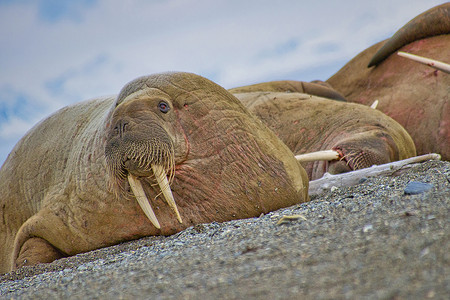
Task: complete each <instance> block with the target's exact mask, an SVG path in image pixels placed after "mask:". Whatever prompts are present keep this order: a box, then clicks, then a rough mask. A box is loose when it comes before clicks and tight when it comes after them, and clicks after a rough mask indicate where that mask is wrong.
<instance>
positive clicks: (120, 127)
mask: <svg viewBox="0 0 450 300" xmlns="http://www.w3.org/2000/svg"><path fill="white" fill-rule="evenodd" d="M127 125H128V122H127V121H123V120H120V121H118V122H117V123H116V126H114V133H115V134H116V135H118V136H119V137H123V134H124V133H125V128H126V127H127Z"/></svg>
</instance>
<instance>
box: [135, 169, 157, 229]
mask: <svg viewBox="0 0 450 300" xmlns="http://www.w3.org/2000/svg"><path fill="white" fill-rule="evenodd" d="M128 182H129V183H130V187H131V190H132V191H133V194H134V196H135V197H136V200H137V201H138V203H139V206H140V207H141V208H142V210H143V211H144V213H145V215H146V216H147V218H148V219H149V220H150V222H152V224H153V225H154V226H155V227H156V228H158V229H161V226H160V225H159V222H158V219H157V218H156V216H155V213H154V212H153V209H152V207H151V206H150V203H149V202H148V199H147V196H146V195H145V192H144V189H143V188H142V184H141V182H140V181H139V179H137V178H136V177H135V176H134V175H132V174H128Z"/></svg>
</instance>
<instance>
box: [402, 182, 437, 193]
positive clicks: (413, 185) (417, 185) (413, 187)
mask: <svg viewBox="0 0 450 300" xmlns="http://www.w3.org/2000/svg"><path fill="white" fill-rule="evenodd" d="M432 188H433V185H432V184H429V183H424V182H420V181H411V182H410V183H408V185H407V186H406V187H405V194H406V195H416V194H421V193H424V192H426V191H429V190H431V189H432Z"/></svg>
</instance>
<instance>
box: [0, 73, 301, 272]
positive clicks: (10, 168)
mask: <svg viewBox="0 0 450 300" xmlns="http://www.w3.org/2000/svg"><path fill="white" fill-rule="evenodd" d="M307 192H308V179H307V175H306V172H305V170H304V169H303V168H302V167H301V165H300V164H299V163H298V162H297V161H296V159H295V158H294V155H293V153H292V152H291V151H290V150H289V148H287V146H286V145H284V143H282V142H281V141H280V140H279V139H278V138H277V137H276V136H275V134H274V133H273V132H272V131H270V130H269V129H268V128H267V127H266V126H264V125H263V124H262V123H261V121H260V120H259V119H257V118H256V117H255V116H253V115H252V114H250V113H249V112H248V111H247V110H246V109H245V107H244V106H243V105H242V104H241V103H240V102H239V100H238V99H236V98H235V97H234V96H233V95H232V94H231V93H229V92H228V91H227V90H225V89H224V88H222V87H220V86H219V85H217V84H215V83H213V82H212V81H209V80H208V79H206V78H203V77H201V76H198V75H195V74H191V73H180V72H175V73H161V74H155V75H150V76H144V77H140V78H137V79H135V80H133V81H131V82H130V83H128V84H126V85H125V86H124V87H123V88H122V90H121V91H120V93H119V94H118V96H117V97H106V98H98V99H93V100H89V101H86V102H82V103H79V104H75V105H73V106H69V107H66V108H63V109H61V110H60V111H58V112H56V113H55V114H53V115H51V116H50V117H48V118H47V119H45V120H43V121H41V122H40V123H38V124H37V125H36V126H35V127H34V128H33V129H31V130H30V131H29V132H28V133H27V134H26V135H25V136H24V137H23V138H22V139H21V140H20V141H19V142H18V144H17V145H16V146H15V147H14V149H13V150H12V152H11V153H10V154H9V156H8V158H7V160H6V161H5V163H4V165H3V166H2V168H1V169H0V195H1V197H0V216H1V220H2V222H1V223H0V232H1V233H0V261H1V264H0V272H7V271H9V270H13V269H16V268H19V267H22V266H27V265H34V264H37V263H45V262H51V261H53V260H55V259H58V258H61V257H66V256H71V255H75V254H77V253H81V252H87V251H90V250H93V249H97V248H100V247H105V246H109V245H113V244H117V243H120V242H122V241H127V240H131V239H137V238H140V237H144V236H150V235H170V234H173V233H176V232H179V231H181V230H183V229H185V228H187V227H189V226H192V225H194V224H198V223H206V222H212V221H217V222H223V221H227V220H231V219H238V218H248V217H256V216H259V215H260V214H262V213H267V212H269V211H272V210H276V209H279V208H281V207H287V206H291V205H294V204H297V203H301V202H304V201H308V200H309V199H308V194H307Z"/></svg>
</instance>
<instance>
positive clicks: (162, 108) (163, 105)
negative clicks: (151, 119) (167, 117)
mask: <svg viewBox="0 0 450 300" xmlns="http://www.w3.org/2000/svg"><path fill="white" fill-rule="evenodd" d="M158 108H159V110H160V111H161V112H163V113H167V112H168V111H169V110H170V106H169V104H167V103H166V102H164V101H161V102H159V104H158Z"/></svg>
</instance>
